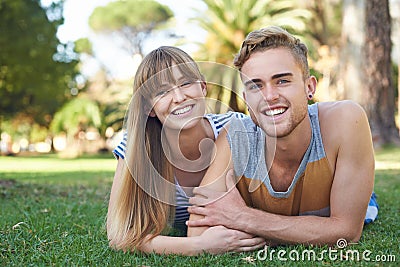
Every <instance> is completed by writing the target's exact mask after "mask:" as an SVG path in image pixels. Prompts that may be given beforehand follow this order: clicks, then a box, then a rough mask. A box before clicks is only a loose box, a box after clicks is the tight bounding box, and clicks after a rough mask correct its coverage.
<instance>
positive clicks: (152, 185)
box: [107, 46, 203, 250]
mask: <svg viewBox="0 0 400 267" xmlns="http://www.w3.org/2000/svg"><path fill="white" fill-rule="evenodd" d="M172 67H177V68H178V69H179V71H180V72H181V73H182V75H183V76H185V77H189V78H193V79H196V80H203V77H202V75H201V73H200V70H199V68H198V66H197V64H196V63H195V62H194V60H193V59H192V58H191V57H190V56H189V55H188V54H187V53H185V52H184V51H182V50H181V49H179V48H176V47H169V46H162V47H159V48H157V49H155V50H153V51H152V52H150V53H149V54H148V55H147V56H146V57H145V58H144V59H143V61H142V63H141V64H140V66H139V67H138V70H137V72H136V75H135V80H134V85H133V96H132V100H131V103H130V105H129V109H128V113H127V120H126V125H125V126H126V127H125V128H126V132H127V149H126V152H125V165H124V168H123V171H122V174H121V176H122V177H121V178H122V183H121V186H120V187H119V188H116V190H115V193H116V197H115V201H113V203H112V205H111V206H109V211H108V216H109V218H108V226H107V235H108V239H109V241H110V245H111V246H112V247H114V248H116V249H123V250H132V249H134V248H137V247H140V246H141V245H142V244H143V242H144V241H145V240H146V241H147V240H148V238H149V237H150V238H152V237H155V236H156V235H159V234H161V233H162V231H163V230H164V229H165V228H166V226H167V224H168V223H169V222H171V221H172V220H173V214H174V212H173V210H174V209H173V205H171V204H172V203H174V198H175V182H174V173H173V168H172V165H171V163H170V162H169V161H168V160H167V156H166V155H165V151H163V149H162V144H161V135H162V124H161V122H160V121H159V120H158V118H157V117H151V116H149V112H150V110H151V108H152V107H151V97H152V96H154V94H155V92H157V90H158V89H159V88H160V85H161V84H162V83H170V84H175V80H174V76H173V74H172V71H171V68H172Z"/></svg>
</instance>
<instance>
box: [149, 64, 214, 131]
mask: <svg viewBox="0 0 400 267" xmlns="http://www.w3.org/2000/svg"><path fill="white" fill-rule="evenodd" d="M172 74H173V76H174V78H175V81H176V84H170V83H169V82H165V83H162V85H161V86H160V88H158V90H157V92H156V93H155V94H154V96H153V97H152V100H151V102H152V107H153V108H152V111H151V112H150V116H157V117H158V119H159V120H160V121H161V123H162V124H163V126H164V127H167V128H169V129H175V130H184V129H189V128H191V127H193V126H195V125H196V124H197V123H198V122H199V121H200V120H201V119H202V118H203V116H204V113H205V98H204V97H205V95H206V86H205V83H204V82H202V81H200V80H194V79H193V78H188V77H184V76H183V75H182V73H181V72H180V71H179V69H178V68H177V67H173V68H172Z"/></svg>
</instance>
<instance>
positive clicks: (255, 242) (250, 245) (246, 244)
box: [238, 237, 267, 251]
mask: <svg viewBox="0 0 400 267" xmlns="http://www.w3.org/2000/svg"><path fill="white" fill-rule="evenodd" d="M266 244H267V242H266V241H265V239H264V238H261V237H254V238H250V239H243V240H241V241H240V247H239V248H238V249H239V251H252V250H255V249H258V248H261V247H264V246H265V245H266Z"/></svg>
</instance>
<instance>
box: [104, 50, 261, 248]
mask: <svg viewBox="0 0 400 267" xmlns="http://www.w3.org/2000/svg"><path fill="white" fill-rule="evenodd" d="M133 88H134V90H133V97H132V100H131V103H130V105H129V110H128V113H127V121H126V133H127V134H126V136H125V139H124V141H123V142H121V144H120V145H119V146H118V147H117V148H116V149H115V150H114V154H115V155H116V157H117V158H118V166H117V170H116V172H115V177H114V181H113V185H112V189H111V194H110V202H109V207H108V215H107V235H108V239H109V241H110V246H111V247H113V248H116V249H122V250H124V251H133V250H140V251H143V252H155V253H165V254H169V253H177V254H184V255H197V254H200V253H202V252H204V251H206V252H209V253H224V252H228V251H249V250H254V249H257V248H259V247H261V246H263V245H264V244H265V242H264V240H263V239H261V238H258V237H253V236H251V235H249V234H247V233H244V232H240V231H236V230H231V229H227V228H224V227H222V226H216V227H212V228H209V229H208V230H207V231H205V232H204V233H203V234H202V235H200V236H198V237H179V236H167V235H164V234H167V233H168V230H169V229H171V228H176V229H181V230H182V231H183V232H184V233H185V231H186V225H185V222H186V221H187V220H188V218H189V214H188V212H187V206H188V196H187V194H188V193H190V189H191V188H193V187H196V186H198V185H199V184H200V182H201V180H202V178H203V176H204V174H205V172H206V170H207V167H208V166H209V164H210V162H211V161H212V157H213V147H214V141H215V139H216V137H217V135H218V133H219V131H220V129H221V128H222V127H223V126H224V125H225V124H226V123H227V122H228V121H229V120H230V118H231V117H233V116H237V117H243V116H244V115H243V114H241V113H234V112H230V113H227V114H220V115H217V114H207V115H205V110H206V101H205V95H206V90H207V89H206V82H205V81H204V78H203V76H202V74H201V73H200V71H199V68H198V66H197V64H196V63H195V62H194V61H193V59H192V58H191V57H190V56H189V55H188V54H186V53H185V52H184V51H182V50H180V49H178V48H175V47H165V46H164V47H160V48H158V49H155V50H153V51H152V52H150V53H149V54H148V55H147V56H146V57H145V58H144V59H143V61H142V63H141V64H140V66H139V68H138V70H137V73H136V75H135V80H134V86H133Z"/></svg>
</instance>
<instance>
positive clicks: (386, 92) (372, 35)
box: [362, 0, 400, 146]
mask: <svg viewBox="0 0 400 267" xmlns="http://www.w3.org/2000/svg"><path fill="white" fill-rule="evenodd" d="M390 34H391V18H390V14H389V1H388V0H383V1H382V0H368V1H366V3H365V46H364V50H363V52H364V53H365V65H364V66H365V79H366V90H365V93H364V96H363V100H364V101H362V105H363V106H364V108H365V110H366V112H367V115H368V118H369V122H370V125H371V131H372V135H373V138H374V141H375V144H376V145H378V146H379V145H382V144H388V143H397V144H400V138H399V132H398V130H397V129H396V124H395V118H394V113H395V88H394V84H393V79H392V76H391V75H392V73H393V72H392V64H391V46H392V43H391V39H390Z"/></svg>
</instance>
